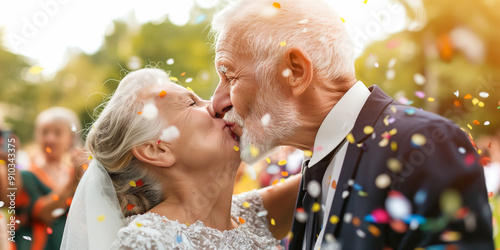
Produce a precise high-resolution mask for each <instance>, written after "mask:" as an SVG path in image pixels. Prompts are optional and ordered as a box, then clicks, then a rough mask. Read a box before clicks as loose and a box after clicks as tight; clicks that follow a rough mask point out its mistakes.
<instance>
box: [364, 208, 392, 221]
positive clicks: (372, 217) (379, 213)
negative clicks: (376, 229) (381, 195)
mask: <svg viewBox="0 0 500 250" xmlns="http://www.w3.org/2000/svg"><path fill="white" fill-rule="evenodd" d="M365 221H367V222H372V223H389V221H390V217H389V214H388V213H387V211H385V210H384V209H382V208H377V209H375V210H373V212H372V213H371V214H369V215H367V216H365Z"/></svg>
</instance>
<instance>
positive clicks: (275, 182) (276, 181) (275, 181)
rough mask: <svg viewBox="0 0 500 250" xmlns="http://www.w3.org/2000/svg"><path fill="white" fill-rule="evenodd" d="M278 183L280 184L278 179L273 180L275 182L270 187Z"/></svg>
mask: <svg viewBox="0 0 500 250" xmlns="http://www.w3.org/2000/svg"><path fill="white" fill-rule="evenodd" d="M279 182H280V181H279V180H278V179H275V180H274V181H273V183H272V185H273V186H274V185H276V184H278V183H279Z"/></svg>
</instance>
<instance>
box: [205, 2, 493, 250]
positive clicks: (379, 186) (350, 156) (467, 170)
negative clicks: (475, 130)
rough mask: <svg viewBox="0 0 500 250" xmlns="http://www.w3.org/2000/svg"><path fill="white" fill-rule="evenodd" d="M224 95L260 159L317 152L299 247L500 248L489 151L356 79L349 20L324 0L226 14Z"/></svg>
mask: <svg viewBox="0 0 500 250" xmlns="http://www.w3.org/2000/svg"><path fill="white" fill-rule="evenodd" d="M212 27H213V31H214V32H215V35H216V59H215V66H216V68H217V70H218V72H219V75H220V78H221V80H220V83H219V85H218V87H217V90H216V91H215V94H214V96H213V107H214V110H215V112H217V116H219V117H222V116H225V118H226V119H228V120H229V121H233V122H234V123H236V124H237V125H235V127H234V130H233V131H234V132H235V133H236V134H238V135H239V137H240V149H241V157H242V159H243V160H244V161H246V162H249V163H252V162H255V161H256V160H258V159H260V158H261V157H262V156H264V155H266V153H268V152H269V151H270V150H271V149H272V148H274V147H276V146H279V145H288V146H293V147H296V148H299V149H301V150H304V151H306V152H307V153H309V154H310V153H311V152H312V158H311V159H309V160H306V161H305V162H304V166H303V180H302V183H301V187H300V190H299V191H300V192H299V197H298V199H297V205H296V212H295V213H296V216H295V220H294V221H293V227H292V241H291V243H290V248H291V249H318V248H320V247H321V248H322V249H325V248H332V247H333V248H334V247H338V246H339V245H340V246H341V247H342V248H343V249H424V248H427V247H431V246H432V247H436V248H433V249H444V246H448V247H455V248H453V249H457V248H456V247H458V248H460V249H493V242H492V229H491V211H490V208H489V205H488V197H487V194H486V188H485V183H484V176H483V169H482V167H481V165H480V164H479V163H478V159H479V156H478V154H477V153H476V149H475V148H474V147H473V146H472V144H471V142H470V140H469V138H468V136H467V135H466V134H465V133H464V132H463V131H462V130H461V129H460V128H459V127H458V126H456V125H455V124H453V123H452V122H451V121H449V120H447V119H444V118H442V117H440V116H438V115H435V114H432V113H428V112H425V111H422V110H418V109H415V108H412V107H409V106H405V105H401V104H398V103H396V102H395V101H394V100H393V99H391V98H390V97H389V96H387V95H386V94H385V93H384V92H383V91H382V90H381V89H380V88H378V87H377V86H372V87H370V88H367V87H365V85H364V84H363V83H362V82H359V81H357V80H356V78H355V72H354V56H353V52H352V44H351V41H350V38H349V37H348V34H347V32H346V30H345V27H344V25H343V23H342V21H341V18H340V16H339V15H338V14H336V13H335V12H334V11H333V10H332V9H331V8H330V7H329V5H328V4H327V3H325V2H323V1H320V0H311V1H305V0H282V1H279V2H273V1H269V0H235V1H232V2H230V3H229V5H228V6H226V7H225V8H224V9H222V10H221V11H220V12H219V13H217V14H216V16H215V17H214V20H213V23H212Z"/></svg>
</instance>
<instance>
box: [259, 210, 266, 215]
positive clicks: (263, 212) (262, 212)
mask: <svg viewBox="0 0 500 250" xmlns="http://www.w3.org/2000/svg"><path fill="white" fill-rule="evenodd" d="M264 216H267V211H266V210H264V211H260V212H258V213H257V217H264Z"/></svg>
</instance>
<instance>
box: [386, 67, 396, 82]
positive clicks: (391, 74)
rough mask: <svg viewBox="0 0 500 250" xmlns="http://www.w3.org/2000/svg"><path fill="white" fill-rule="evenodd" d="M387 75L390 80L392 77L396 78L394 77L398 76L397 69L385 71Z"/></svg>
mask: <svg viewBox="0 0 500 250" xmlns="http://www.w3.org/2000/svg"><path fill="white" fill-rule="evenodd" d="M385 77H386V78H387V79H388V80H392V79H394V77H396V71H395V70H393V69H390V70H387V72H386V73H385Z"/></svg>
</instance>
